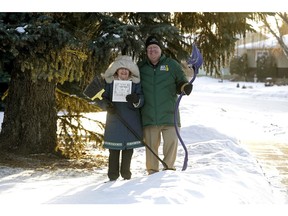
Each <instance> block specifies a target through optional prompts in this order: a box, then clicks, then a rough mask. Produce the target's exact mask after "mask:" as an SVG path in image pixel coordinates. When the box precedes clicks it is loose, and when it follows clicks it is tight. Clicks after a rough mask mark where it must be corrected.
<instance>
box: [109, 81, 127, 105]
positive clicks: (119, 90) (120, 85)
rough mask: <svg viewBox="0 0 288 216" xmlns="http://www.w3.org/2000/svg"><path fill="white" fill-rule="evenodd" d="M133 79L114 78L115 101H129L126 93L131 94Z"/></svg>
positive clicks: (113, 97)
mask: <svg viewBox="0 0 288 216" xmlns="http://www.w3.org/2000/svg"><path fill="white" fill-rule="evenodd" d="M131 91H132V81H130V80H114V83H113V95H112V101H113V102H127V101H126V95H128V94H131Z"/></svg>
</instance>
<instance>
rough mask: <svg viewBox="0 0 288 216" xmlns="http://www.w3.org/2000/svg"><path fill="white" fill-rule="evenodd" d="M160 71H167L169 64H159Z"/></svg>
mask: <svg viewBox="0 0 288 216" xmlns="http://www.w3.org/2000/svg"><path fill="white" fill-rule="evenodd" d="M160 71H169V66H168V65H161V66H160Z"/></svg>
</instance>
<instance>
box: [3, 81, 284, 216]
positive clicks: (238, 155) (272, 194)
mask: <svg viewBox="0 0 288 216" xmlns="http://www.w3.org/2000/svg"><path fill="white" fill-rule="evenodd" d="M236 84H237V83H235V82H230V81H224V82H223V83H221V82H218V80H217V79H213V78H208V77H198V78H197V79H196V80H195V82H194V90H193V92H192V94H191V95H190V96H188V97H187V96H184V97H182V100H181V103H180V112H181V120H182V129H181V136H182V139H183V141H184V143H185V145H186V147H187V150H188V153H189V161H188V167H187V169H186V170H185V171H181V169H182V166H183V162H184V155H185V151H184V148H183V147H182V146H181V145H180V143H179V150H178V158H177V163H176V167H177V171H163V172H159V173H156V174H153V175H150V176H148V175H147V174H146V173H145V155H144V148H142V149H137V150H135V153H134V155H133V159H132V173H133V174H132V179H131V180H129V181H124V180H120V179H119V180H118V181H116V182H109V183H103V182H104V181H106V180H107V176H106V172H107V167H103V168H99V169H95V170H92V171H91V170H90V171H79V170H71V169H70V170H54V171H51V170H50V171H47V170H38V171H37V170H24V169H19V168H17V169H16V168H13V169H12V168H9V167H4V166H1V165H0V203H1V206H7V205H8V206H14V205H15V204H22V205H23V206H31V205H36V206H41V207H43V208H46V209H49V207H54V208H55V204H98V205H89V206H87V205H84V206H85V207H84V208H83V205H76V206H77V207H75V205H72V206H73V207H71V205H68V206H69V207H70V211H71V208H72V209H74V208H76V209H75V211H74V210H73V213H75V214H76V212H77V211H79V212H78V213H79V214H81V212H82V211H83V209H85V210H87V209H91V208H92V209H93V211H95V210H94V208H93V207H95V206H97V207H95V208H96V209H98V210H99V208H100V209H104V210H105V213H109V211H112V212H113V211H115V209H114V205H113V207H112V206H111V207H110V206H108V207H107V205H104V206H103V205H100V204H110V205H111V204H122V205H117V207H118V208H116V209H117V211H116V213H119V214H120V213H121V211H123V213H124V212H125V213H126V214H132V212H133V214H140V213H149V212H151V211H153V209H154V210H155V211H156V210H160V211H163V210H164V211H165V210H166V211H167V213H171V214H177V213H178V210H181V209H182V206H183V207H185V209H186V208H190V210H189V211H191V214H192V215H193V211H194V212H196V211H201V212H202V213H203V212H204V213H205V212H206V213H207V212H210V213H211V214H209V215H215V214H216V212H218V213H219V215H220V213H224V212H225V210H226V213H227V214H228V211H227V209H229V206H231V205H232V206H235V205H236V206H237V207H236V208H237V209H238V208H240V209H239V210H237V211H236V210H235V209H232V212H233V214H236V215H238V214H240V213H241V215H243V214H242V213H243V209H242V208H241V206H243V205H241V204H249V206H251V205H252V206H254V208H256V210H257V212H258V213H257V215H258V214H259V215H261V214H262V215H263V214H266V213H267V214H268V213H271V214H278V215H279V214H281V213H283V211H282V208H286V205H287V204H288V202H287V200H288V199H287V186H286V187H285V185H283V184H282V183H281V177H280V176H279V175H280V174H279V173H277V169H273V173H270V174H269V173H267V171H265V170H263V167H262V165H261V164H260V163H259V162H258V160H257V159H256V158H255V156H254V155H253V154H252V153H251V152H250V150H249V145H250V144H251V143H253V142H254V143H257V142H260V143H261V142H262V141H263V140H264V141H265V143H266V144H265V146H267V145H268V146H269V145H270V143H271V144H275V143H282V144H283V145H286V146H287V145H288V121H287V119H288V110H287V108H288V86H273V87H264V84H263V83H244V82H240V83H239V84H240V88H236ZM243 85H245V87H246V88H242V87H243ZM2 119H3V113H1V114H0V122H2ZM258 144H259V143H258ZM106 153H107V152H106ZM160 156H161V155H160ZM272 178H273V180H271V179H272ZM44 204H46V205H44ZM126 204H135V205H132V206H131V205H129V207H128V206H127V205H126ZM137 204H141V205H140V206H143V205H144V206H147V208H141V209H138V206H139V205H137ZM150 204H153V205H150ZM158 204H185V205H180V206H181V207H179V205H169V206H168V205H158ZM239 204H240V206H239ZM255 204H257V205H256V207H255ZM272 204H273V205H272ZM56 206H57V207H56V208H59V206H61V207H62V208H64V207H63V205H56ZM64 206H66V207H67V205H64ZM140 206H139V207H140ZM209 206H210V207H211V206H215V208H213V207H211V208H210V207H209ZM245 206H246V205H245ZM272 206H273V207H272ZM275 206H276V209H274V207H275ZM131 207H132V208H131ZM151 207H152V208H151ZM175 207H176V208H175ZM192 207H193V208H192ZM270 207H271V208H272V209H270ZM78 208H80V210H79V209H78ZM128 208H130V210H129V209H128ZM267 208H268V209H267ZM12 209H14V208H12ZM113 209H114V210H113ZM142 209H143V210H142ZM248 209H249V208H248ZM280 209H281V211H280ZM14 210H16V211H17V210H19V211H20V209H17V208H15V209H14ZM26 210H27V209H26ZM246 210H247V209H246ZM135 211H137V212H135ZM276 212H277V213H276ZM94 213H96V212H94ZM151 213H153V212H151ZM154 213H156V212H154ZM230 213H231V212H230ZM246 213H247V212H246ZM187 214H188V212H187Z"/></svg>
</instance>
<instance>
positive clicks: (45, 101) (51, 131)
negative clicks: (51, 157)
mask: <svg viewBox="0 0 288 216" xmlns="http://www.w3.org/2000/svg"><path fill="white" fill-rule="evenodd" d="M14 67H15V66H14ZM55 87H56V85H55V83H54V82H48V81H45V80H42V79H41V80H40V79H39V80H36V81H34V82H33V81H32V76H31V73H29V72H27V71H25V72H21V71H20V69H19V68H17V67H16V68H14V69H13V71H12V75H11V82H10V84H9V92H8V97H7V102H6V107H5V113H4V119H3V123H2V130H1V134H0V143H1V144H0V146H1V148H3V149H6V150H9V151H10V152H14V153H20V154H23V155H27V154H37V153H55V147H56V139H57V135H56V130H57V112H56V102H55Z"/></svg>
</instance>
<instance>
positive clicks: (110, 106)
mask: <svg viewBox="0 0 288 216" xmlns="http://www.w3.org/2000/svg"><path fill="white" fill-rule="evenodd" d="M106 110H107V112H108V113H110V114H114V113H115V112H116V110H115V107H114V105H113V104H112V103H108V104H107V107H106Z"/></svg>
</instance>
